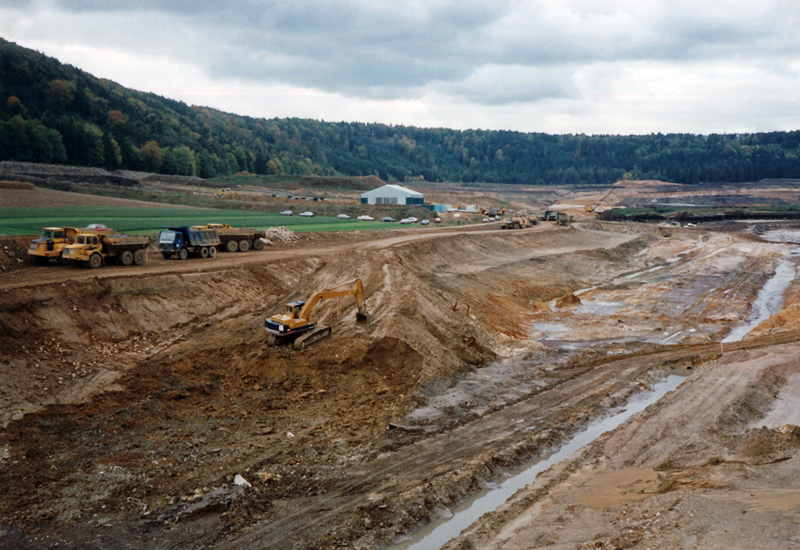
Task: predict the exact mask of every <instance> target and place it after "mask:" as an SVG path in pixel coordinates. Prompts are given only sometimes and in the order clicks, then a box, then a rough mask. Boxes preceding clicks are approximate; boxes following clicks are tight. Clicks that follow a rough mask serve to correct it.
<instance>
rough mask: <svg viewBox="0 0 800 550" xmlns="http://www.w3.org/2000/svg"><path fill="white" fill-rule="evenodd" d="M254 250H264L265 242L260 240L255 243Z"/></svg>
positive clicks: (257, 239)
mask: <svg viewBox="0 0 800 550" xmlns="http://www.w3.org/2000/svg"><path fill="white" fill-rule="evenodd" d="M253 250H264V241H262V240H261V239H259V238H256V240H254V241H253Z"/></svg>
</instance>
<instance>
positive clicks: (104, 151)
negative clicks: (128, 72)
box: [0, 39, 800, 185]
mask: <svg viewBox="0 0 800 550" xmlns="http://www.w3.org/2000/svg"><path fill="white" fill-rule="evenodd" d="M0 160H19V161H29V162H45V163H63V164H73V165H80V166H97V167H104V168H107V169H109V170H114V169H129V170H146V171H150V172H160V173H165V174H178V175H198V176H201V177H214V176H217V175H226V174H233V173H236V172H240V171H248V172H252V173H256V174H317V175H323V176H325V175H349V176H363V175H377V176H379V177H381V178H382V179H384V180H388V181H400V182H403V181H413V180H421V179H424V180H427V181H464V182H473V181H480V182H499V183H526V184H537V185H538V184H551V183H567V184H569V183H612V182H614V181H616V180H618V179H620V178H622V177H629V178H637V179H661V180H665V181H673V182H679V183H697V182H702V181H729V182H739V181H756V180H760V179H764V178H800V131H793V132H769V133H756V134H724V135H710V136H700V135H693V134H667V135H662V134H651V135H646V136H586V135H548V134H542V133H521V132H510V131H489V130H467V131H458V130H450V129H446V128H416V127H410V126H391V125H386V124H380V123H374V124H364V123H357V122H339V123H332V122H323V121H316V120H305V119H277V118H276V119H270V120H267V119H255V118H251V117H245V116H238V115H233V114H229V113H224V112H221V111H218V110H215V109H210V108H206V107H194V106H193V107H190V106H188V105H186V104H185V103H182V102H179V101H174V100H170V99H167V98H163V97H160V96H156V95H153V94H146V93H141V92H137V91H134V90H130V89H127V88H124V87H122V86H120V85H118V84H116V83H114V82H111V81H109V80H103V79H100V78H96V77H94V76H92V75H90V74H88V73H86V72H84V71H81V70H80V69H77V68H75V67H72V66H70V65H64V64H62V63H60V62H58V61H57V60H55V59H52V58H49V57H46V56H44V55H42V54H40V53H37V52H35V51H33V50H29V49H26V48H22V47H20V46H17V45H16V44H13V43H11V42H7V41H5V40H2V39H0Z"/></svg>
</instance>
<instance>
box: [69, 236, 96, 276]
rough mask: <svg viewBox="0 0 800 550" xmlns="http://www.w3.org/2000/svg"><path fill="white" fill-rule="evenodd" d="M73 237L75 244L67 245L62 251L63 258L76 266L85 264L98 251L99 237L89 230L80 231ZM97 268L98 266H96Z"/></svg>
mask: <svg viewBox="0 0 800 550" xmlns="http://www.w3.org/2000/svg"><path fill="white" fill-rule="evenodd" d="M79 231H81V232H80V233H78V234H77V235H76V236H75V242H74V243H73V244H70V245H67V246H65V247H64V250H63V257H64V259H65V260H69V261H71V262H73V263H76V264H78V265H81V264H85V263H86V262H88V261H89V258H91V257H92V254H94V253H95V252H97V251H99V250H100V236H99V235H98V234H97V233H94V232H89V231H90V230H89V229H80V230H79ZM98 267H99V266H98Z"/></svg>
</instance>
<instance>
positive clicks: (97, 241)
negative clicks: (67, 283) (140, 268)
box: [62, 224, 150, 269]
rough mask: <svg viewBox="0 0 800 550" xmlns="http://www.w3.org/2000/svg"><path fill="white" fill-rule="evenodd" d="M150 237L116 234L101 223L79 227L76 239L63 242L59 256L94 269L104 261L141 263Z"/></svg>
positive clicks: (77, 264) (145, 257)
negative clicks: (70, 242)
mask: <svg viewBox="0 0 800 550" xmlns="http://www.w3.org/2000/svg"><path fill="white" fill-rule="evenodd" d="M149 246H150V241H149V240H148V239H147V238H146V237H131V236H128V235H117V234H114V231H113V230H112V229H110V228H108V227H106V226H105V225H102V224H93V225H90V226H88V227H86V228H84V229H79V230H78V234H77V235H75V242H74V243H73V244H70V245H66V246H64V248H63V249H62V258H63V259H64V260H65V261H69V262H70V263H72V265H74V266H76V267H83V266H89V267H90V268H92V269H97V268H98V267H100V266H102V265H103V264H104V263H111V262H119V263H121V264H122V265H125V266H129V265H133V264H136V265H144V263H145V261H146V260H147V248H148V247H149Z"/></svg>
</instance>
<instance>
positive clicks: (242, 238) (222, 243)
mask: <svg viewBox="0 0 800 550" xmlns="http://www.w3.org/2000/svg"><path fill="white" fill-rule="evenodd" d="M200 228H201V229H214V230H215V231H216V232H217V235H218V236H219V245H217V248H218V249H219V250H220V251H228V252H236V251H237V250H238V251H239V252H247V251H248V250H250V249H251V248H252V249H253V250H262V249H263V248H264V241H262V240H261V239H262V238H263V237H264V236H265V234H266V232H264V231H256V230H255V229H251V228H248V227H231V226H230V225H228V224H226V223H209V224H206V225H203V226H200Z"/></svg>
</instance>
